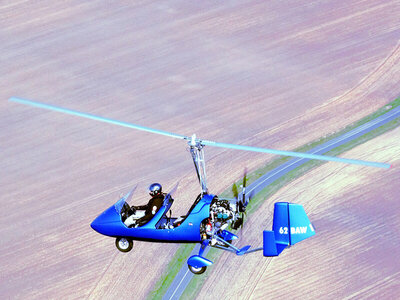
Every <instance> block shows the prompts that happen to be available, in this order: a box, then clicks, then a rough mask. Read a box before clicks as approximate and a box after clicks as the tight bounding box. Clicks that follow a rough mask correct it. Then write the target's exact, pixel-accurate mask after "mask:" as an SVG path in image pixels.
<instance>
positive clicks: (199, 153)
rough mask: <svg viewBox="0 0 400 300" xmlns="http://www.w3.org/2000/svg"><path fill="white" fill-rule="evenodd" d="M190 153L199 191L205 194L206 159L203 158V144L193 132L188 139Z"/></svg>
mask: <svg viewBox="0 0 400 300" xmlns="http://www.w3.org/2000/svg"><path fill="white" fill-rule="evenodd" d="M188 144H189V147H190V148H189V149H190V154H191V155H192V159H193V163H194V167H195V169H196V173H197V178H198V179H199V182H200V186H201V193H202V194H207V193H208V189H207V174H206V161H205V159H204V151H203V148H204V145H203V144H202V143H201V141H199V140H197V139H196V135H195V134H193V135H192V137H191V139H190V141H188Z"/></svg>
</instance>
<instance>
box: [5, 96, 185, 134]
mask: <svg viewBox="0 0 400 300" xmlns="http://www.w3.org/2000/svg"><path fill="white" fill-rule="evenodd" d="M8 101H11V102H15V103H20V104H25V105H29V106H33V107H38V108H43V109H47V110H52V111H57V112H61V113H64V114H67V115H73V116H78V117H82V118H86V119H91V120H95V121H100V122H105V123H110V124H114V125H119V126H123V127H128V128H133V129H138V130H142V131H147V132H151V133H156V134H161V135H165V136H169V137H173V138H177V139H186V140H189V139H190V138H189V137H187V136H184V135H180V134H175V133H171V132H167V131H163V130H157V129H153V128H149V127H145V126H139V125H136V124H132V123H127V122H122V121H117V120H113V119H108V118H103V117H100V116H96V115H92V114H88V113H83V112H80V111H76V110H72V109H68V108H63V107H59V106H54V105H50V104H45V103H41V102H37V101H31V100H26V99H22V98H17V97H11V98H10V99H8Z"/></svg>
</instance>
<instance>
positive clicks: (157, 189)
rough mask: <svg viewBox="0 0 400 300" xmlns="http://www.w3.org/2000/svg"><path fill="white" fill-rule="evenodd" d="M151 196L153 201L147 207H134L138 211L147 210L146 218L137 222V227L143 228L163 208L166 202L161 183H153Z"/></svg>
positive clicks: (150, 187)
mask: <svg viewBox="0 0 400 300" xmlns="http://www.w3.org/2000/svg"><path fill="white" fill-rule="evenodd" d="M149 194H150V196H151V199H150V200H149V203H147V205H141V206H133V208H135V209H138V210H146V212H145V215H144V217H142V218H140V219H138V220H137V221H136V224H137V226H142V225H144V224H146V223H147V222H148V221H150V220H151V219H152V218H153V217H154V215H155V214H156V213H157V211H158V210H159V209H160V208H161V206H162V205H163V202H164V194H163V193H162V187H161V184H159V183H153V184H152V185H150V186H149Z"/></svg>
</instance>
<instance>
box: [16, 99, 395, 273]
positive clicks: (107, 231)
mask: <svg viewBox="0 0 400 300" xmlns="http://www.w3.org/2000/svg"><path fill="white" fill-rule="evenodd" d="M9 101H11V102H16V103H20V104H25V105H29V106H33V107H37V108H42V109H47V110H51V111H57V112H61V113H65V114H69V115H74V116H79V117H83V118H88V119H92V120H96V121H101V122H106V123H111V124H115V125H119V126H124V127H129V128H133V129H137V130H142V131H147V132H150V133H154V134H159V135H164V136H168V137H172V138H176V139H181V140H184V141H186V142H187V144H188V146H189V150H190V154H191V157H192V159H193V163H194V166H195V170H196V173H197V177H198V180H199V183H200V187H201V192H200V194H199V195H198V196H197V198H196V199H195V201H194V203H193V205H192V206H191V208H190V209H189V211H188V212H187V214H186V215H185V216H181V217H172V216H171V212H170V208H171V205H172V204H173V202H174V199H173V193H174V191H175V190H176V188H177V186H178V185H176V186H175V187H174V188H173V189H172V190H171V191H170V192H169V193H167V194H164V193H162V191H161V186H160V185H157V184H156V185H155V188H154V192H155V193H157V194H158V196H159V197H161V202H160V203H159V205H155V206H154V207H150V210H149V212H147V210H146V211H144V210H143V209H137V208H135V207H134V206H130V205H129V204H128V202H129V201H130V199H131V198H132V195H133V193H134V190H135V188H133V189H132V190H131V191H129V192H128V193H127V194H126V195H125V196H124V197H122V198H121V199H119V201H118V202H117V203H115V204H113V205H112V206H110V207H109V208H108V209H107V210H105V211H104V212H103V213H102V214H100V215H99V216H98V217H97V218H96V219H95V220H94V221H93V222H92V223H91V227H92V228H93V229H94V230H95V231H97V232H98V233H100V234H103V235H106V236H110V237H113V238H115V239H116V240H115V243H116V247H117V248H118V249H119V250H120V251H122V252H129V251H130V250H131V249H132V247H133V241H134V240H138V241H148V242H159V243H199V244H200V245H201V247H200V250H199V254H198V255H193V256H191V257H190V258H189V259H188V261H187V263H188V267H189V269H190V271H191V272H193V273H194V274H202V273H204V271H205V270H206V268H207V266H210V265H211V264H212V261H210V260H208V259H207V258H205V257H204V256H203V253H204V250H205V249H206V248H207V247H214V248H218V249H221V250H225V251H229V252H232V253H235V254H237V255H244V254H248V253H252V252H256V251H263V255H264V256H278V255H279V254H280V253H281V252H282V251H283V250H284V249H285V248H287V247H288V246H291V245H294V244H296V243H298V242H300V241H302V240H304V239H306V238H309V237H311V236H313V235H314V234H315V230H314V227H313V225H312V224H311V222H310V220H309V219H308V217H307V215H306V213H305V211H304V208H303V206H301V205H299V204H295V203H288V202H277V203H275V206H274V217H273V226H272V231H267V230H264V231H263V247H262V248H256V249H250V248H251V246H250V245H247V246H244V247H241V248H238V247H236V246H234V245H233V244H232V242H233V240H236V239H238V237H237V236H236V235H235V234H233V233H231V232H229V231H228V230H227V229H228V227H229V225H230V227H231V228H232V229H238V228H239V227H240V226H241V225H242V224H243V214H244V213H245V211H246V207H247V205H248V204H249V202H250V201H251V195H247V194H246V175H245V176H244V179H243V185H242V190H241V192H240V193H236V194H235V198H234V199H224V198H220V197H218V196H217V195H213V194H211V193H209V191H208V188H207V181H206V169H205V158H204V147H205V146H213V147H222V148H229V149H237V150H245V151H253V152H261V153H271V154H277V155H285V156H293V157H301V158H308V159H317V160H325V161H334V162H341V163H349V164H358V165H365V166H371V167H380V168H390V165H389V164H386V163H379V162H369V161H362V160H354V159H346V158H339V157H331V156H323V155H316V154H310V153H299V152H290V151H281V150H273V149H268V148H257V147H249V146H244V145H235V144H225V143H217V142H213V141H209V140H204V139H200V138H197V137H196V135H192V136H190V137H189V136H184V135H179V134H175V133H170V132H166V131H162V130H157V129H152V128H148V127H143V126H139V125H135V124H131V123H127V122H122V121H117V120H112V119H108V118H104V117H99V116H95V115H92V114H87V113H83V112H79V111H75V110H70V109H66V108H62V107H57V106H53V105H49V104H44V103H40V102H36V101H31V100H26V99H21V98H16V97H12V98H10V99H9ZM152 188H153V187H152ZM168 212H170V213H169V214H168ZM147 213H149V214H150V217H148V218H147V219H146V222H145V223H143V222H139V220H143V217H144V216H145V214H147Z"/></svg>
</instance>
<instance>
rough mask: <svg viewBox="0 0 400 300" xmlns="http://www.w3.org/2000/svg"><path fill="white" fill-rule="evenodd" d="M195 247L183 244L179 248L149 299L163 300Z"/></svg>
mask: <svg viewBox="0 0 400 300" xmlns="http://www.w3.org/2000/svg"><path fill="white" fill-rule="evenodd" d="M194 246H195V244H183V245H181V246H180V247H179V248H178V250H177V251H176V253H175V255H174V256H173V257H172V259H171V261H170V262H169V263H168V265H167V267H166V268H165V270H166V272H164V273H163V275H162V276H161V277H160V279H159V280H158V281H157V283H156V285H155V287H154V290H153V291H152V292H151V293H150V294H149V295H148V296H147V299H161V298H162V297H163V296H164V295H165V293H166V292H167V290H168V288H169V286H170V285H171V283H172V281H173V280H174V278H175V276H176V275H177V274H178V272H179V270H180V269H181V268H182V266H183V265H184V264H186V260H187V259H188V257H189V255H190V252H192V250H193V248H194Z"/></svg>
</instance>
